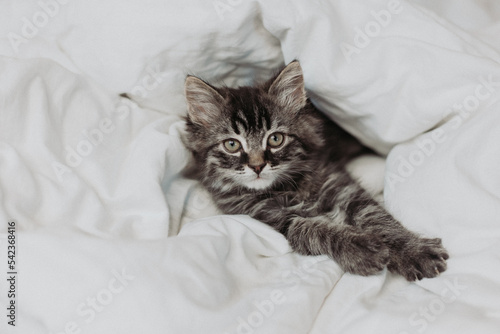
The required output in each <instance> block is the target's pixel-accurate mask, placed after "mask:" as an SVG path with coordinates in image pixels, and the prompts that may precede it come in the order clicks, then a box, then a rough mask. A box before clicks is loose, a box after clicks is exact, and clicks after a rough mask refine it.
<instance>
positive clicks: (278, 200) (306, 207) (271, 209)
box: [217, 192, 389, 275]
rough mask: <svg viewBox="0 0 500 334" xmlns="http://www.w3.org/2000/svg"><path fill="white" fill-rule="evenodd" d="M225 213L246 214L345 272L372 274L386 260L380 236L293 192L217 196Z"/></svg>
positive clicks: (297, 247)
mask: <svg viewBox="0 0 500 334" xmlns="http://www.w3.org/2000/svg"><path fill="white" fill-rule="evenodd" d="M217 199H218V202H219V205H224V209H225V212H228V213H233V214H239V213H246V214H249V215H250V216H252V217H253V218H255V219H257V220H260V221H262V222H264V223H266V224H268V225H270V226H271V227H273V228H275V229H276V230H278V231H279V232H281V233H282V234H283V235H284V236H285V237H286V238H287V240H288V242H289V243H290V246H291V247H292V249H293V250H294V251H296V252H298V253H301V254H304V255H320V254H325V255H328V256H330V257H331V258H333V259H334V260H335V261H336V262H337V263H338V264H339V265H340V266H341V267H342V269H344V270H345V271H347V272H350V273H353V274H359V275H372V274H375V273H377V272H379V271H380V270H382V269H383V268H384V267H385V266H386V265H387V263H388V260H389V249H388V247H387V246H386V245H385V243H384V241H383V240H382V238H381V237H379V236H377V235H370V234H367V233H366V232H364V231H363V230H361V229H359V228H357V227H355V226H350V225H347V224H345V214H343V213H341V212H338V215H337V216H335V217H333V216H330V217H328V216H325V215H320V214H318V212H317V211H316V210H315V204H317V203H303V202H301V201H297V200H296V199H295V192H291V193H277V194H273V196H272V197H268V198H261V199H258V200H257V199H256V198H255V196H252V195H249V194H243V195H238V196H234V197H228V196H226V197H220V198H217Z"/></svg>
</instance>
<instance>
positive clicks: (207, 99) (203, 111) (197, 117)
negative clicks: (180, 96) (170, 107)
mask: <svg viewBox="0 0 500 334" xmlns="http://www.w3.org/2000/svg"><path fill="white" fill-rule="evenodd" d="M184 89H185V94H186V100H187V104H188V115H189V118H190V119H191V121H192V122H193V123H196V124H198V125H202V126H204V127H208V126H210V124H212V123H214V122H217V119H218V118H219V117H220V116H221V110H222V108H223V106H224V98H223V97H222V95H220V94H219V92H217V91H216V90H215V89H214V88H212V87H211V86H210V85H209V84H207V83H205V82H204V81H203V80H201V79H199V78H197V77H194V76H188V77H187V78H186V83H185V86H184Z"/></svg>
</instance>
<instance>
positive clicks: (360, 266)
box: [334, 234, 389, 276]
mask: <svg viewBox="0 0 500 334" xmlns="http://www.w3.org/2000/svg"><path fill="white" fill-rule="evenodd" d="M339 246H340V247H339ZM334 252H335V253H336V256H334V258H335V259H336V261H337V262H338V263H339V264H340V266H341V267H342V269H344V270H345V271H347V272H349V273H352V274H357V275H362V276H369V275H374V274H376V273H378V272H379V271H381V270H382V269H384V267H385V266H386V265H387V263H388V262H389V248H388V247H387V246H386V245H385V243H384V242H383V240H382V239H381V238H379V237H378V236H376V235H373V234H372V235H370V234H362V235H357V236H354V237H352V238H351V239H350V240H349V241H347V240H346V242H343V243H342V244H341V245H336V246H334Z"/></svg>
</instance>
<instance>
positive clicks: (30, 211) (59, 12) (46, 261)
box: [0, 0, 500, 334]
mask: <svg viewBox="0 0 500 334" xmlns="http://www.w3.org/2000/svg"><path fill="white" fill-rule="evenodd" d="M460 3H461V4H463V6H464V7H460V6H459V5H457V4H456V2H452V1H441V2H434V3H430V2H429V1H412V2H410V1H399V2H398V1H381V0H372V1H361V0H341V1H317V2H302V1H298V0H297V1H290V2H287V4H286V6H284V5H283V3H282V2H279V1H213V2H207V1H200V0H188V1H183V2H182V3H181V2H178V1H160V0H148V1H140V2H139V1H127V2H123V1H121V2H118V1H117V0H112V1H107V2H105V3H102V2H98V1H96V0H88V1H85V2H76V1H63V0H59V1H58V0H44V2H43V5H40V3H39V2H37V1H24V2H22V3H19V4H18V3H16V4H10V3H2V4H0V31H2V32H4V34H2V36H1V37H0V55H1V57H0V117H1V119H0V161H1V163H0V219H1V221H4V222H7V221H8V220H15V221H16V222H17V230H18V240H19V255H18V256H19V257H18V260H19V266H20V267H19V272H20V274H19V284H18V291H19V296H18V306H19V308H18V311H19V313H18V327H16V328H12V327H10V326H7V325H6V322H2V323H1V324H0V328H2V332H3V331H4V328H5V331H6V332H7V331H8V332H9V333H10V332H12V333H50V332H52V333H60V332H64V331H66V332H68V333H69V332H71V331H77V330H78V329H81V330H82V331H81V332H82V333H101V332H102V333H104V332H110V331H111V332H122V333H137V332H148V333H149V332H151V333H165V332H166V333H200V332H205V333H306V332H309V331H311V332H312V333H318V334H319V333H360V332H371V333H398V334H403V333H411V334H413V333H448V332H450V333H470V332H471V331H472V330H473V329H474V331H477V332H481V333H495V332H496V331H497V328H499V325H500V320H499V319H500V309H499V308H498V306H497V304H498V303H497V300H498V299H499V298H498V297H499V296H498V295H499V293H500V292H499V289H498V284H499V280H498V277H499V276H500V275H499V272H498V270H499V269H498V268H499V266H498V264H499V263H498V262H499V259H498V256H497V254H498V250H499V249H498V244H499V243H498V240H499V234H500V231H499V223H498V217H499V215H498V213H499V212H498V211H499V204H500V203H499V202H500V200H499V199H500V195H499V192H498V189H499V183H500V181H499V178H498V176H497V175H498V173H496V166H498V158H497V156H498V154H496V153H497V151H498V142H499V141H498V138H497V137H498V133H499V131H498V124H499V123H498V119H497V118H498V117H499V116H498V113H497V112H496V111H497V110H498V97H499V89H498V88H499V86H498V85H497V83H498V82H500V73H499V71H500V70H499V69H500V67H499V61H498V60H499V59H500V58H499V56H498V51H499V50H500V48H499V47H498V41H497V40H496V37H495V36H498V34H497V33H498V24H497V22H498V18H499V16H498V15H497V14H498V13H499V10H498V5H497V4H496V2H494V1H493V0H492V1H481V2H476V1H472V0H462V1H460ZM42 6H45V8H46V11H48V13H52V14H50V15H49V14H46V16H47V21H46V22H45V21H43V19H44V18H43V15H42V14H38V13H41V11H43V9H42ZM50 6H52V7H50ZM49 7H50V8H51V9H47V8H49ZM459 8H467V13H470V15H469V16H470V17H469V18H468V20H467V21H465V19H464V14H463V9H462V11H461V10H459ZM386 13H390V17H389V16H388V15H389V14H386ZM465 16H467V15H465ZM485 18H488V19H485ZM34 22H35V23H36V22H38V25H39V26H38V27H36V26H35V25H34V24H35V23H34ZM461 23H463V24H461ZM30 24H31V26H30ZM377 24H378V26H377ZM377 27H378V28H377ZM360 29H361V30H364V31H368V33H367V32H365V33H364V34H365V35H366V37H363V36H362V35H363V33H360V32H359V31H360ZM367 29H368V30H367ZM370 29H372V30H370ZM368 34H371V36H368ZM14 35H17V36H18V37H19V38H21V39H13V38H15V36H14ZM13 36H14V37H13ZM368 37H369V38H368ZM13 41H17V42H13ZM341 47H342V48H341ZM354 48H355V49H354ZM346 50H347V51H346ZM349 50H350V51H349ZM295 58H298V59H299V60H300V61H301V64H302V66H303V68H304V75H305V79H306V86H307V88H308V91H309V92H310V96H311V98H312V99H313V101H314V102H315V103H316V104H317V105H318V106H319V107H320V108H321V109H322V110H323V111H325V112H326V113H327V114H329V115H330V116H331V117H332V118H334V119H335V120H337V121H338V122H339V123H341V124H342V125H343V126H344V127H346V128H347V129H348V130H349V131H351V132H352V133H354V134H355V135H357V136H358V137H359V138H360V139H362V140H363V141H364V142H365V143H367V144H368V145H370V146H372V147H373V148H374V149H376V150H378V151H380V152H383V153H387V152H389V151H390V155H389V158H388V163H387V169H386V174H385V193H384V195H385V202H386V205H387V206H388V207H389V209H390V210H391V212H392V213H393V214H394V215H395V216H396V217H398V218H399V219H400V220H401V221H402V222H403V223H404V224H405V225H407V226H409V227H410V228H412V229H414V230H416V231H419V232H421V233H423V234H425V235H428V236H432V237H434V236H439V237H442V238H443V242H444V244H445V246H446V247H447V248H448V249H449V250H450V255H451V259H450V260H449V269H448V270H447V271H446V272H445V273H444V274H443V275H441V277H439V278H435V279H432V280H424V281H422V282H418V283H407V282H405V281H404V280H402V279H401V278H400V277H395V276H393V275H390V274H388V273H387V272H385V271H384V272H382V273H381V274H380V275H377V276H373V277H368V278H362V277H357V276H353V275H342V273H341V272H340V270H339V268H338V266H337V265H336V264H335V263H333V262H332V261H330V260H328V259H326V258H324V257H319V258H307V257H302V256H299V255H296V254H291V253H289V249H288V246H287V245H286V242H285V240H284V238H283V237H282V236H281V235H279V234H278V233H276V232H275V231H273V230H271V229H270V228H267V227H266V226H263V225H262V224H259V223H258V222H256V221H254V220H252V219H249V218H248V217H243V216H236V217H226V216H216V217H212V218H206V219H204V220H197V221H195V222H193V220H195V219H196V218H200V217H208V216H213V215H215V214H217V210H215V209H214V207H213V205H212V204H211V201H210V198H209V197H208V196H207V194H206V193H204V192H203V191H202V190H201V188H200V187H199V186H198V185H197V184H196V183H195V182H193V181H191V180H186V179H184V178H182V177H181V176H180V174H179V173H180V172H181V170H182V169H183V168H184V167H185V165H186V164H187V162H188V155H187V153H186V151H185V150H184V148H183V146H182V144H181V141H180V134H181V132H182V120H181V118H180V116H181V115H183V114H184V113H185V102H184V97H183V94H182V89H183V81H184V78H185V75H186V74H188V73H191V74H196V75H199V76H202V77H203V78H205V79H207V80H210V81H212V82H222V81H223V82H225V83H226V84H229V85H238V84H248V83H251V82H253V80H257V79H260V78H267V77H268V76H269V75H270V71H271V69H273V68H275V67H277V66H279V65H281V64H284V63H285V62H288V61H290V60H292V59H295ZM488 82H489V84H488ZM478 87H479V88H478ZM123 91H127V92H129V93H130V94H131V95H132V96H133V100H134V101H135V102H129V101H128V100H125V99H121V98H119V97H118V94H119V93H121V92H123ZM476 101H477V106H476ZM455 104H461V105H465V107H464V108H466V109H464V110H465V112H464V111H462V113H461V114H460V113H457V112H454V111H453V109H452V108H454V105H455ZM338 107H340V109H339V108H338ZM455 108H456V107H455ZM468 109H470V110H468ZM466 114H469V115H470V116H465V115H466ZM432 129H434V130H432ZM430 130H432V131H430ZM396 144H399V145H397V146H396V147H395V148H394V149H393V147H394V145H396ZM433 145H434V146H433ZM358 164H359V165H361V167H362V168H361V169H362V170H363V169H368V170H371V171H375V172H374V174H373V176H372V177H370V178H371V179H372V180H371V181H372V183H375V184H376V183H377V182H378V183H380V180H381V179H380V177H379V176H377V172H376V171H377V170H380V167H381V165H380V161H378V160H377V161H371V160H370V159H368V160H365V162H361V163H359V162H358ZM354 165H356V163H355V164H354ZM375 188H377V187H375ZM374 191H376V189H374ZM0 226H1V228H0V231H1V232H2V235H1V237H2V238H1V239H0V241H1V244H0V252H1V256H2V259H6V254H5V251H6V243H5V241H6V239H5V233H4V232H5V231H6V225H4V224H0ZM311 261H313V262H311ZM315 261H317V262H315ZM2 262H4V261H3V260H2ZM2 267H3V266H2ZM311 268H313V269H311ZM5 272H6V270H5ZM127 277H129V279H127ZM130 277H134V278H133V279H132V278H130ZM0 281H2V282H4V280H3V279H2V280H0ZM119 283H121V285H120V284H119ZM2 284H4V283H2ZM120 288H123V289H120ZM332 288H333V290H332ZM2 291H5V290H4V289H3V285H2ZM118 291H119V292H118ZM330 291H331V293H330ZM115 292H116V293H115ZM280 292H281V293H280ZM89 298H90V299H89ZM92 298H95V299H96V302H95V303H98V305H97V306H95V308H94V307H93V306H90V305H91V304H90V303H93V302H92V300H93V299H92ZM106 298H107V299H106ZM284 299H286V300H284ZM266 301H271V302H270V303H267V302H266ZM7 303H8V300H7V297H6V295H5V294H1V295H0V308H2V309H5V306H6V305H7ZM82 303H83V306H82ZM271 304H272V306H270V305H271ZM89 306H90V308H92V309H94V311H95V317H92V319H91V320H90V318H91V314H92V311H90V309H89ZM266 307H267V308H266ZM271 309H273V311H270V310H271ZM97 310H100V311H97ZM271 313H272V314H271ZM268 315H269V316H268ZM87 320H88V321H87Z"/></svg>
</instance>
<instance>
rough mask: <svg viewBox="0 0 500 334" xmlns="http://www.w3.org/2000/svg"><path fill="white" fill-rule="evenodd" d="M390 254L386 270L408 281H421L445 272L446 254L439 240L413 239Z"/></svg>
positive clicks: (447, 256)
mask: <svg viewBox="0 0 500 334" xmlns="http://www.w3.org/2000/svg"><path fill="white" fill-rule="evenodd" d="M393 251H394V252H397V253H393V254H391V259H390V261H389V265H388V266H387V268H388V269H389V270H390V271H391V272H393V273H397V274H400V275H401V276H403V277H404V278H406V279H407V280H408V281H415V280H421V279H423V278H432V277H436V276H438V275H439V274H440V273H442V272H443V271H445V270H446V260H447V259H448V258H449V255H448V252H447V251H446V249H445V248H444V247H443V245H442V243H441V239H439V238H436V239H428V238H418V237H415V238H414V239H412V240H411V241H409V242H408V243H406V244H405V246H404V248H403V249H402V250H400V251H395V250H393Z"/></svg>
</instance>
